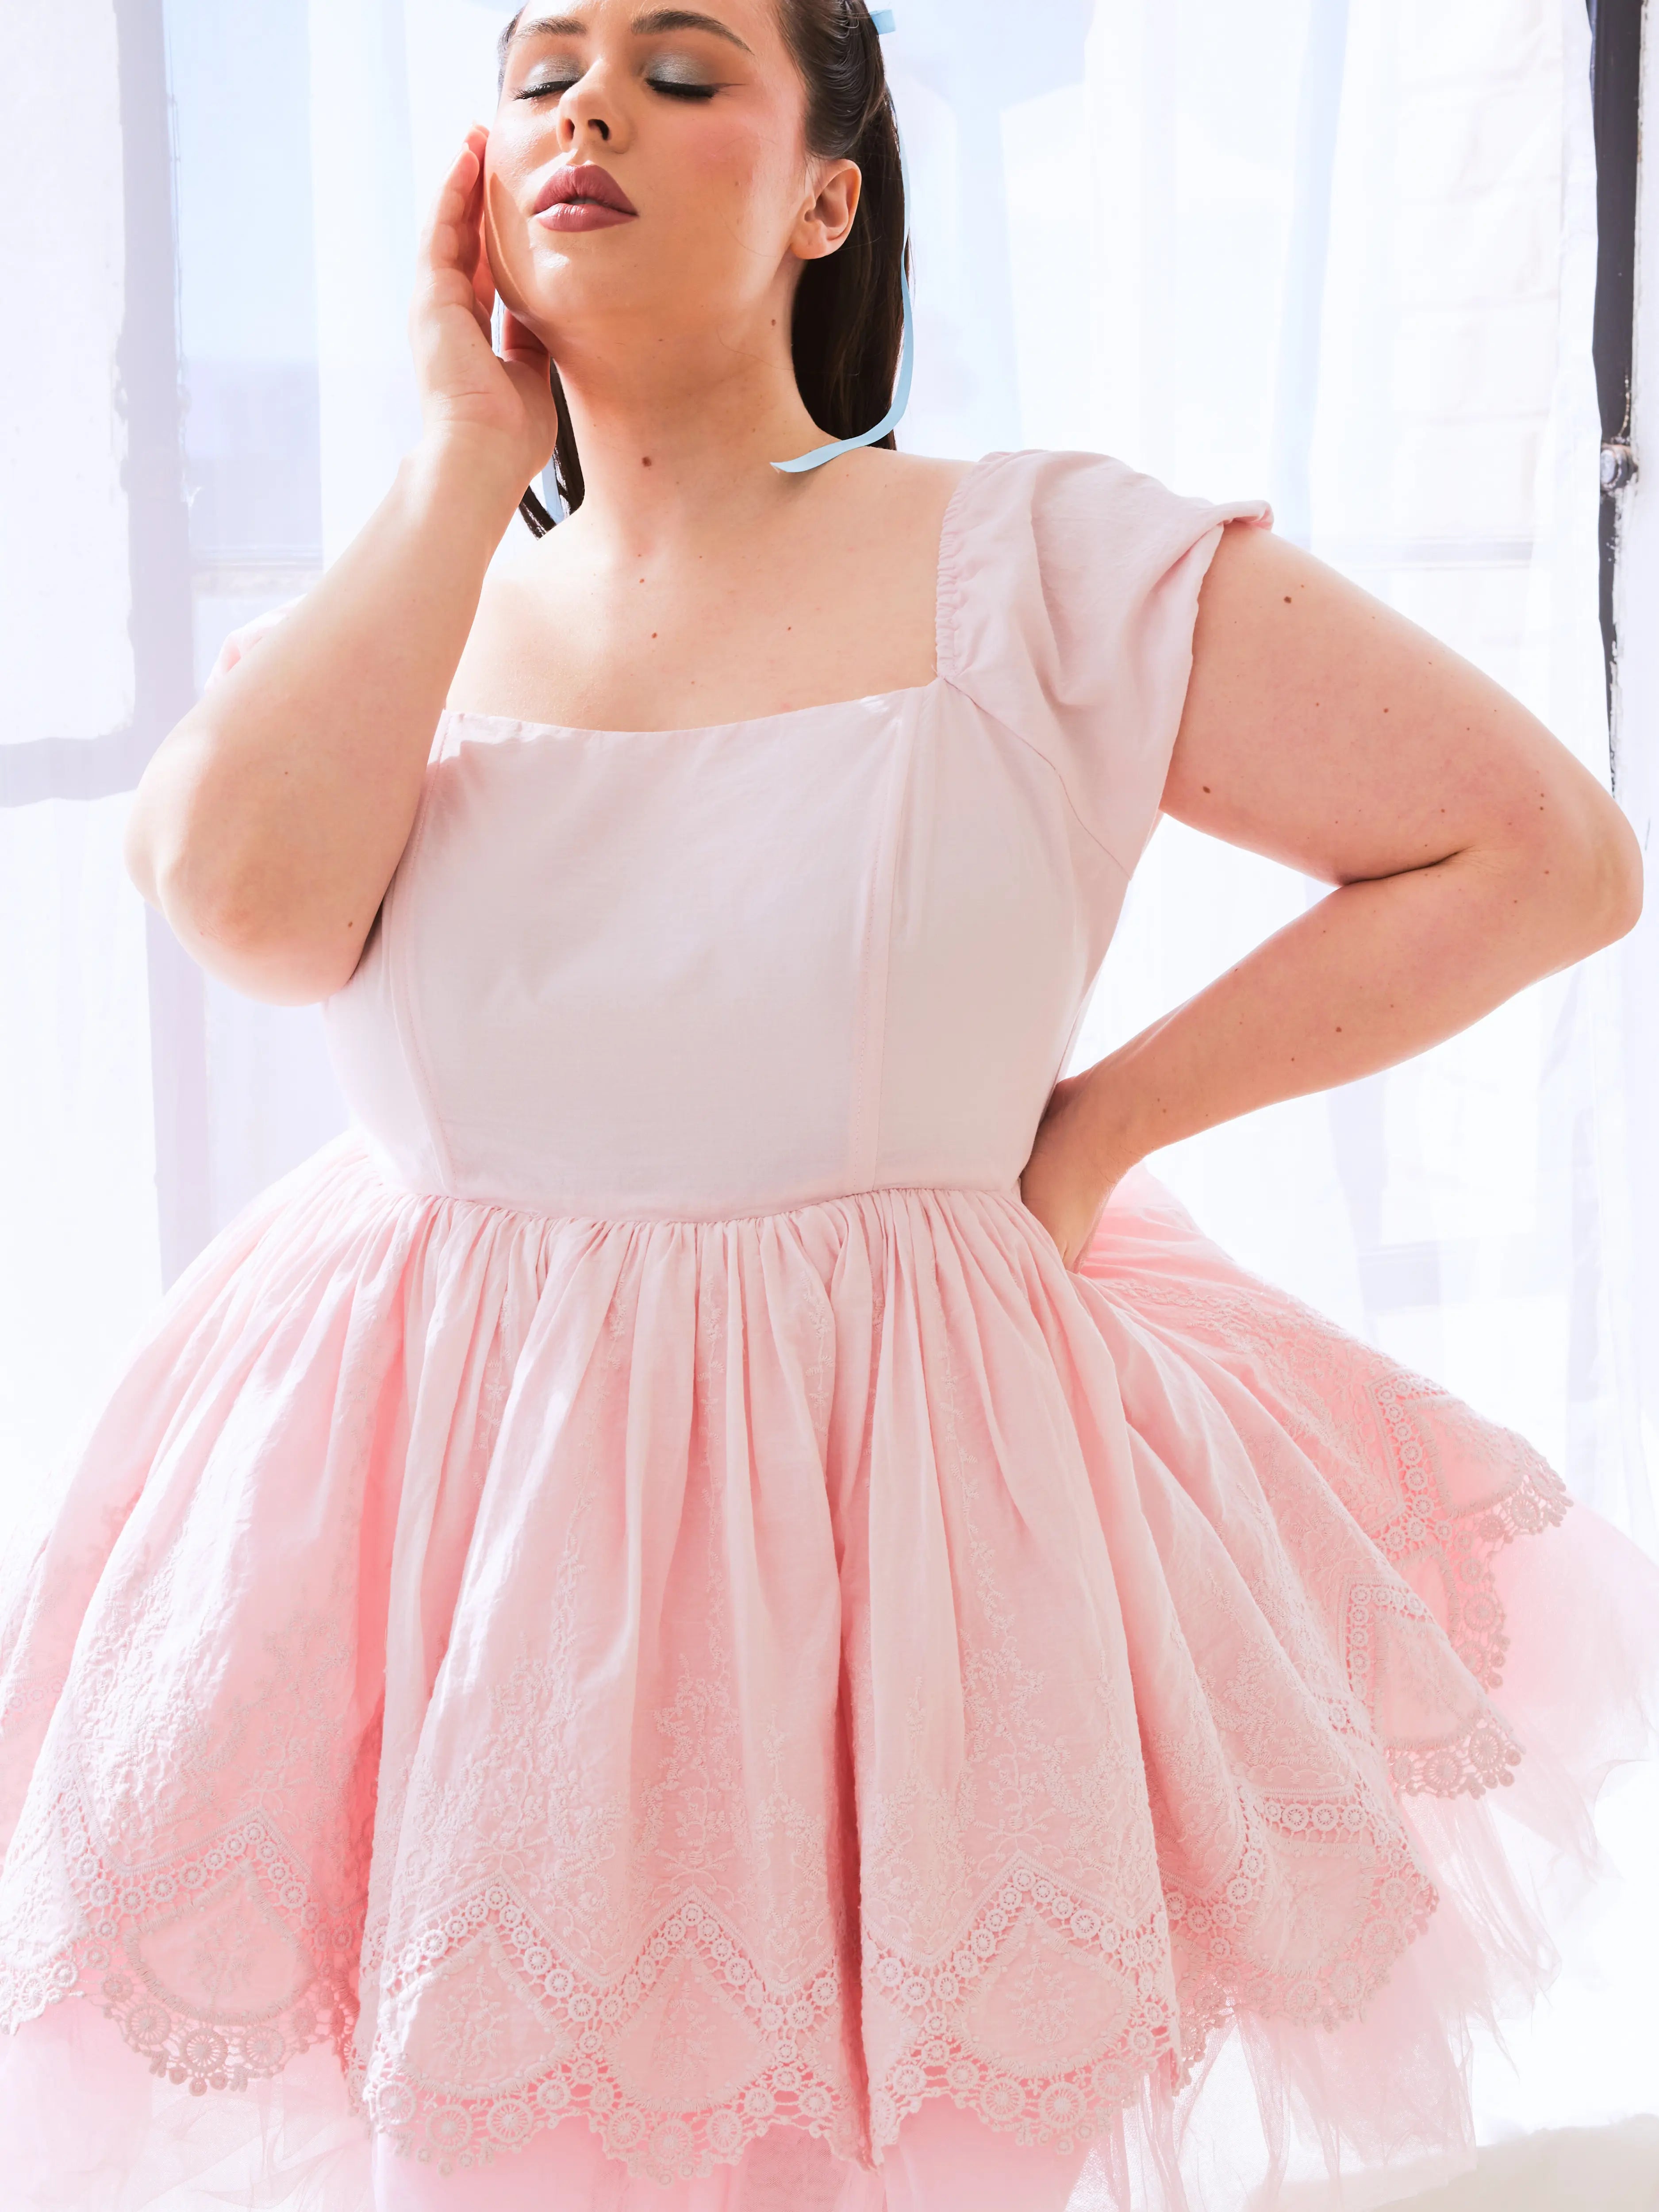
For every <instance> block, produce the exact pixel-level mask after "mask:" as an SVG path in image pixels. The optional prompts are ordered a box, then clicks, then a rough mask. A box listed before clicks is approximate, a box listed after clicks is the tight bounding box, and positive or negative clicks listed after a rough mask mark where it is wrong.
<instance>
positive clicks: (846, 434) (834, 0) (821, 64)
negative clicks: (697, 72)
mask: <svg viewBox="0 0 1659 2212" xmlns="http://www.w3.org/2000/svg"><path fill="white" fill-rule="evenodd" d="M776 4H777V7H778V9H779V13H780V15H781V21H782V26H783V35H784V40H785V42H786V44H787V46H788V48H789V51H790V53H791V54H792V56H793V58H794V61H795V65H796V67H797V68H798V69H799V71H800V74H801V80H802V82H803V83H804V84H805V87H806V150H807V152H808V153H809V154H811V155H817V157H818V158H820V159H822V160H825V161H856V162H857V164H858V166H859V168H860V172H861V173H862V176H863V186H862V190H861V191H860V197H859V210H858V214H857V216H855V218H854V222H853V228H852V229H851V230H850V231H849V232H848V235H847V237H846V239H845V240H843V242H842V246H841V248H840V250H839V251H838V252H835V253H831V254H827V255H826V256H824V258H823V259H822V260H818V261H807V262H804V263H803V264H801V273H800V279H799V283H798V285H797V286H796V290H795V307H794V318H793V324H792V325H791V331H790V337H791V344H792V349H793V356H794V366H795V381H796V384H797V385H798V386H799V389H800V396H801V398H802V400H803V402H804V403H805V407H806V411H807V413H808V414H809V415H811V417H812V420H813V421H814V422H816V423H817V426H818V428H820V429H821V430H823V431H825V432H827V433H828V435H829V436H830V437H831V438H832V439H835V438H855V437H857V436H858V435H860V432H862V431H865V430H867V429H869V428H872V426H873V425H874V424H875V423H877V422H880V420H881V418H882V416H884V414H885V413H886V412H887V410H888V408H889V407H890V405H891V404H892V398H893V384H894V380H895V378H896V376H897V374H898V365H899V350H900V347H901V343H902V338H903V333H904V293H903V284H902V272H903V271H904V270H906V269H907V268H908V246H906V244H905V208H904V175H903V170H902V167H901V164H900V161H899V140H898V124H897V121H896V118H895V116H894V112H893V102H892V95H891V94H890V92H889V90H888V88H887V70H886V67H885V64H884V62H883V59H882V52H881V39H880V35H879V33H878V32H877V29H876V27H875V25H874V23H873V22H872V21H871V18H870V10H869V9H868V7H867V6H866V4H865V0H776ZM523 12H524V11H523V9H520V11H519V13H520V15H522V14H523ZM518 24H519V15H515V16H514V17H513V21H511V22H510V23H509V24H508V25H507V27H506V29H505V30H504V31H503V32H502V33H501V39H500V41H499V44H498V46H497V55H498V58H499V61H500V65H501V69H500V77H499V78H498V80H497V85H496V89H497V92H498V93H499V91H500V88H501V79H504V78H505V76H506V73H507V47H508V46H509V45H510V44H511V42H512V38H513V32H514V31H515V30H516V29H517V27H518ZM552 375H553V390H554V392H555V395H556V398H557V399H558V402H559V443H558V449H557V452H556V454H555V456H554V465H555V467H556V471H557V473H558V483H559V492H560V495H561V497H562V499H563V501H564V503H565V505H566V507H568V509H570V511H571V512H572V513H574V510H575V509H576V508H577V507H580V505H581V502H582V491H583V487H582V465H581V457H580V454H579V453H577V451H576V441H575V437H574V433H573V432H572V430H571V427H570V416H569V413H568V410H567V409H566V407H565V404H564V393H563V391H562V388H561V386H560V384H559V372H558V370H557V368H555V369H554V370H553V373H552ZM880 443H881V444H882V445H884V446H885V447H888V448H889V449H891V448H892V447H894V445H895V444H896V440H895V438H894V435H893V433H892V432H891V431H889V432H888V434H887V435H886V436H885V437H884V438H883V439H882V440H881V441H880ZM520 512H521V513H523V515H524V518H525V520H526V522H527V523H528V524H529V526H530V527H531V528H532V530H533V531H534V532H536V534H537V536H538V537H540V536H542V535H543V534H544V532H547V531H548V530H550V529H551V527H552V526H553V518H552V516H551V515H550V514H549V513H548V512H547V509H546V508H545V507H544V506H543V505H542V502H541V501H540V500H539V499H538V497H537V496H536V494H535V491H534V489H533V488H532V489H531V490H529V491H527V492H526V494H525V495H524V498H523V500H522V501H520Z"/></svg>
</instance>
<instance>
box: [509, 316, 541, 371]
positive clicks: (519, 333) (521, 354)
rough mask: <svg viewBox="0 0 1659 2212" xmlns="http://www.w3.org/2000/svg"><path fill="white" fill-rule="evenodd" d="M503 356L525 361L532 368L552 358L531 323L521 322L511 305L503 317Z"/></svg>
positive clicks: (512, 359) (538, 366)
mask: <svg viewBox="0 0 1659 2212" xmlns="http://www.w3.org/2000/svg"><path fill="white" fill-rule="evenodd" d="M501 358H502V360H503V361H521V362H525V363H526V364H527V366H529V367H530V368H540V367H542V365H543V364H544V363H545V362H549V361H550V356H549V354H548V350H547V348H546V347H545V346H544V344H543V343H542V342H541V340H540V339H539V338H538V337H537V335H536V333H535V331H532V329H531V327H530V325H529V324H528V323H521V322H520V320H519V318H518V317H517V316H516V315H515V314H514V313H513V310H512V309H511V307H509V308H508V309H507V313H505V314H504V315H503V316H502V318H501Z"/></svg>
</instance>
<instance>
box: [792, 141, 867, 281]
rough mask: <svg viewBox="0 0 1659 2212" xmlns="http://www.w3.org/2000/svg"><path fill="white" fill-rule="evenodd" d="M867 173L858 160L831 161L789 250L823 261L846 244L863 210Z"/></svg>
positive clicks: (800, 258)
mask: <svg viewBox="0 0 1659 2212" xmlns="http://www.w3.org/2000/svg"><path fill="white" fill-rule="evenodd" d="M863 189H864V173H863V171H862V170H861V169H860V167H859V165H858V163H857V162H856V161H828V162H826V163H825V164H824V166H823V171H822V173H820V175H819V176H818V179H817V188H816V191H815V192H814V196H813V197H812V199H811V202H810V203H809V204H808V205H807V206H806V207H805V208H804V209H803V210H802V211H801V214H800V216H799V220H798V221H797V222H796V224H795V228H794V234H793V236H792V237H791V239H790V240H789V250H790V252H792V253H793V255H794V256H795V258H796V259H797V260H798V261H822V260H823V258H824V257H825V255H826V254H830V253H834V252H836V251H837V250H838V249H839V248H840V247H841V246H842V245H844V244H845V242H846V239H847V234H848V231H849V230H851V228H853V218H854V216H855V215H856V214H857V213H858V211H859V195H860V192H861V191H863Z"/></svg>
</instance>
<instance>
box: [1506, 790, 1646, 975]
mask: <svg viewBox="0 0 1659 2212" xmlns="http://www.w3.org/2000/svg"><path fill="white" fill-rule="evenodd" d="M1585 781H1586V782H1587V783H1588V782H1589V778H1588V777H1586V778H1585ZM1575 812H1576V816H1577V818H1576V819H1575V820H1573V821H1572V823H1571V827H1570V828H1569V827H1566V826H1564V825H1563V824H1562V823H1560V822H1559V820H1558V823H1557V825H1556V828H1555V829H1554V832H1553V835H1551V836H1547V837H1539V838H1538V839H1536V840H1534V841H1529V842H1528V844H1527V847H1526V848H1525V850H1524V851H1523V852H1522V853H1518V854H1516V863H1517V865H1518V866H1519V869H1520V871H1521V872H1522V875H1523V877H1524V879H1525V881H1526V882H1527V884H1528V885H1529V886H1530V897H1531V900H1532V901H1533V902H1535V911H1536V912H1537V913H1538V915H1539V916H1540V920H1541V922H1542V923H1543V925H1544V928H1545V931H1546V932H1547V937H1548V939H1549V940H1550V941H1551V947H1552V950H1553V952H1554V955H1555V957H1554V959H1553V961H1552V962H1551V963H1550V966H1549V969H1548V970H1547V972H1549V973H1554V972H1556V971H1557V970H1558V969H1561V968H1565V967H1571V965H1572V963H1574V962H1575V961H1578V960H1583V959H1587V958H1588V957H1589V955H1590V954H1591V953H1592V952H1599V951H1601V948H1602V947H1603V946H1604V945H1612V944H1614V943H1616V942H1617V941H1618V939H1620V938H1621V937H1625V936H1627V935H1628V934H1629V933H1630V932H1631V931H1632V929H1634V928H1635V927H1636V925H1637V923H1638V921H1639V920H1640V919H1641V915H1642V900H1643V865H1642V848H1641V846H1640V844H1639V843H1638V841H1637V836H1636V832H1635V831H1634V830H1633V829H1632V827H1631V825H1630V823H1629V822H1628V821H1627V820H1626V817H1625V814H1624V811H1623V810H1622V808H1620V805H1618V803H1617V801H1616V800H1614V799H1612V798H1611V797H1610V796H1609V795H1608V794H1607V792H1606V791H1604V790H1603V789H1602V788H1601V787H1600V786H1599V785H1592V786H1591V787H1590V790H1589V793H1588V794H1587V795H1586V803H1585V804H1584V805H1583V806H1581V807H1580V808H1578V809H1577V810H1575ZM1512 880H1513V878H1512Z"/></svg>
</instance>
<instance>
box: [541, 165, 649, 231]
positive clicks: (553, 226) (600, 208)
mask: <svg viewBox="0 0 1659 2212" xmlns="http://www.w3.org/2000/svg"><path fill="white" fill-rule="evenodd" d="M532 212H533V214H534V215H535V216H536V217H537V219H538V222H543V223H544V224H545V225H546V226H547V228H549V229H550V230H608V229H610V228H611V226H612V225H613V224H615V223H619V222H632V221H634V219H635V217H636V216H638V214H639V210H638V209H637V208H636V207H635V204H634V203H633V201H632V200H630V199H629V197H628V195H627V193H626V192H625V191H623V188H622V186H621V185H619V184H618V183H617V179H615V178H614V177H613V176H612V175H611V172H610V171H609V170H608V169H602V168H601V167H599V163H598V162H597V161H572V162H567V163H566V164H565V165H564V166H563V167H561V168H557V169H555V170H554V172H553V173H552V175H551V176H550V178H549V179H547V182H546V183H545V184H544V185H543V186H542V189H541V191H539V192H538V194H537V197H536V205H535V207H534V209H533V210H532Z"/></svg>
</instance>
